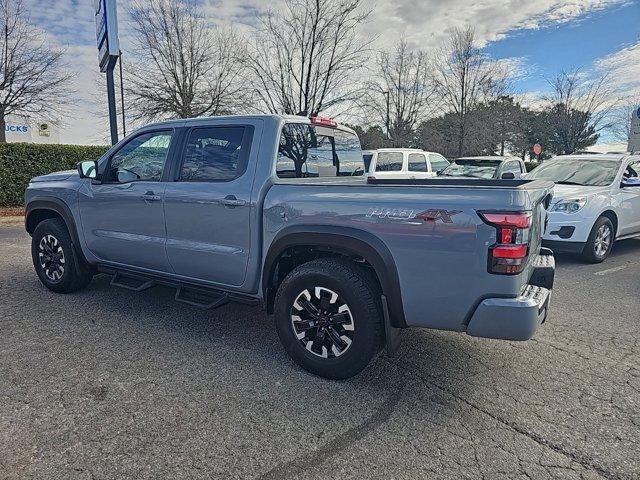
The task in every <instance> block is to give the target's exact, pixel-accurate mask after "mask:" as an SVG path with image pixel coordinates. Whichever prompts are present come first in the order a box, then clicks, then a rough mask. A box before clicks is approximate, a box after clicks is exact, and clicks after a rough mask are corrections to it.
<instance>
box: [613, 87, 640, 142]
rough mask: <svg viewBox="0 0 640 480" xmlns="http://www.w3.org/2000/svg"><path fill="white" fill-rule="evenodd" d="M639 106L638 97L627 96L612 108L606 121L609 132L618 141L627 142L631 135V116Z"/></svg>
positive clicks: (639, 98) (639, 100) (639, 99)
mask: <svg viewBox="0 0 640 480" xmlns="http://www.w3.org/2000/svg"><path fill="white" fill-rule="evenodd" d="M638 108H640V97H635V98H634V97H633V96H631V97H627V98H626V99H624V100H622V101H621V102H620V105H619V106H617V107H615V108H613V109H612V111H611V114H610V116H609V118H608V119H607V123H608V124H609V129H608V130H609V133H610V134H611V136H612V137H613V138H614V139H616V140H617V141H619V142H625V143H626V142H627V141H628V140H629V137H630V136H631V117H632V116H633V114H634V112H635V111H636V110H637V109H638Z"/></svg>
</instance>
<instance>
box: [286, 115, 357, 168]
mask: <svg viewBox="0 0 640 480" xmlns="http://www.w3.org/2000/svg"><path fill="white" fill-rule="evenodd" d="M276 172H277V174H278V177H280V178H312V177H349V176H359V175H363V174H364V161H363V159H362V150H361V149H360V140H358V137H357V135H355V134H353V133H350V132H345V131H343V130H339V129H337V128H329V127H323V126H319V125H308V124H304V123H288V124H286V125H285V126H284V128H283V129H282V134H281V135H280V144H279V147H278V162H277V164H276Z"/></svg>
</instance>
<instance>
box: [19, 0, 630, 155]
mask: <svg viewBox="0 0 640 480" xmlns="http://www.w3.org/2000/svg"><path fill="white" fill-rule="evenodd" d="M624 1H625V0H482V1H476V2H470V1H468V0H377V1H376V3H375V5H372V6H371V8H373V11H372V14H371V16H370V19H369V21H368V22H367V23H366V24H364V25H362V29H361V34H362V35H363V37H365V38H367V39H374V42H373V46H374V47H375V48H377V49H386V48H389V46H390V45H391V44H393V43H395V42H396V41H397V39H398V38H399V37H400V36H402V35H404V36H405V38H407V40H408V41H409V42H410V44H411V45H414V46H416V47H420V48H425V49H429V48H433V47H435V46H436V45H438V44H439V42H441V41H442V40H443V39H444V38H446V36H447V34H448V31H449V30H450V29H451V28H453V27H463V26H465V25H466V24H470V25H472V26H474V27H475V29H476V33H477V36H478V40H479V42H480V43H481V44H485V43H487V42H490V41H494V40H497V39H501V38H504V37H505V36H507V35H508V34H509V32H511V31H514V30H519V29H537V28H541V27H543V26H546V25H549V24H553V23H565V22H569V21H572V20H575V19H577V18H580V17H583V16H584V15H585V14H588V13H590V12H593V11H596V10H600V9H603V8H606V7H608V6H610V5H613V4H620V3H623V2H624ZM25 3H26V6H27V8H28V10H29V13H30V16H31V18H32V20H33V21H34V22H35V23H37V24H38V25H39V26H41V27H42V28H44V29H45V30H46V31H47V34H48V36H49V38H51V39H52V42H53V43H55V44H57V45H58V46H61V47H64V48H66V49H67V53H68V55H67V59H68V63H69V65H70V67H71V69H73V70H74V71H75V72H77V76H76V78H75V80H74V85H73V88H74V90H75V91H76V92H77V93H76V95H75V100H74V103H73V105H69V107H68V111H69V113H68V115H67V116H66V117H65V119H64V121H65V123H66V127H65V128H64V129H63V133H62V140H63V141H65V142H73V143H96V142H97V143H104V141H105V140H106V138H107V136H108V122H107V118H106V108H105V107H104V106H103V105H97V106H96V104H95V101H96V98H98V99H100V98H105V97H106V95H105V94H104V93H102V91H101V90H103V89H104V84H103V82H102V81H98V80H97V78H99V73H98V67H97V51H96V47H95V25H94V18H93V8H92V4H93V2H92V1H90V0H82V1H78V0H56V1H55V2H51V3H50V4H49V5H47V6H44V5H43V4H42V2H41V1H38V0H25ZM201 3H202V5H203V9H204V11H205V12H206V15H207V17H208V18H209V19H210V20H211V21H212V23H215V24H218V25H230V24H233V25H234V27H236V28H237V29H238V30H240V31H241V32H243V33H247V34H249V33H250V31H251V27H252V26H253V25H255V24H256V23H257V21H258V18H259V16H260V15H263V14H264V13H265V12H266V10H267V8H279V6H281V5H282V0H276V1H271V2H264V1H262V0H202V2H201ZM128 4H129V0H120V1H119V2H118V14H119V24H120V25H119V27H120V34H121V35H120V36H121V48H122V50H123V52H124V55H126V53H127V48H128V46H129V45H130V42H129V38H128V34H129V28H128V25H127V18H126V6H127V5H128ZM367 5H370V4H369V3H367ZM634 54H635V55H637V52H636V53H634ZM634 58H635V57H634ZM611 61H612V62H615V61H617V60H611ZM620 61H622V62H624V61H625V60H620ZM503 62H505V65H509V67H510V68H511V69H512V70H513V71H514V72H517V71H518V70H520V71H524V70H525V69H524V68H523V66H524V62H525V60H523V59H508V60H503ZM638 64H640V61H637V62H636V66H637V65H638ZM98 103H100V100H98ZM104 103H106V98H105V100H104Z"/></svg>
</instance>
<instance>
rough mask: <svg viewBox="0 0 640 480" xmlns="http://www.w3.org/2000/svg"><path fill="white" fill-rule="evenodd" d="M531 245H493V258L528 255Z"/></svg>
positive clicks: (518, 257) (517, 257)
mask: <svg viewBox="0 0 640 480" xmlns="http://www.w3.org/2000/svg"><path fill="white" fill-rule="evenodd" d="M528 250H529V245H527V244H521V245H499V246H496V247H493V250H492V252H493V258H516V259H520V258H524V257H526V256H527V252H528Z"/></svg>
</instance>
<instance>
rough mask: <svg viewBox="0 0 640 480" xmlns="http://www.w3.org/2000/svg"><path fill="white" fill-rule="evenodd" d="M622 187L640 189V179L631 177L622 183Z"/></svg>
mask: <svg viewBox="0 0 640 480" xmlns="http://www.w3.org/2000/svg"><path fill="white" fill-rule="evenodd" d="M620 187H622V188H625V187H640V178H638V177H630V178H627V179H625V180H622V182H621V183H620Z"/></svg>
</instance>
